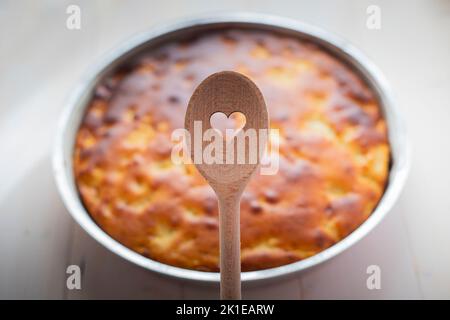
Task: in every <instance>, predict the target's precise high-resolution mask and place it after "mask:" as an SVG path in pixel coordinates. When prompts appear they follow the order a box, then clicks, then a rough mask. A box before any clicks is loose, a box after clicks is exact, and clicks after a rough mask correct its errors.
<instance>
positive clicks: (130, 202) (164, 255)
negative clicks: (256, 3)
mask: <svg viewBox="0 0 450 320" xmlns="http://www.w3.org/2000/svg"><path fill="white" fill-rule="evenodd" d="M223 70H234V71H237V72H240V73H243V74H245V75H246V76H248V77H249V78H251V79H252V80H253V81H254V82H255V83H256V85H257V86H258V87H259V89H260V90H261V92H262V94H263V96H264V99H265V101H266V105H267V108H268V111H269V116H270V125H271V127H272V128H276V129H279V130H280V138H279V141H277V143H278V145H279V152H280V159H279V171H278V173H277V174H276V175H255V176H254V177H253V179H252V180H251V181H250V183H249V185H248V186H247V188H246V190H245V192H244V194H243V197H242V200H241V261H242V270H243V271H250V270H259V269H266V268H272V267H276V266H280V265H284V264H288V263H292V262H295V261H298V260H301V259H305V258H307V257H310V256H312V255H314V254H316V253H318V252H320V251H322V250H324V249H326V248H328V247H330V246H331V245H333V244H335V243H337V242H338V241H340V240H341V239H342V238H344V237H345V236H347V235H348V234H349V233H351V232H352V231H354V230H355V229H356V228H357V227H358V226H359V225H360V224H361V223H362V222H364V221H365V220H366V219H367V218H368V217H369V216H370V214H371V213H372V211H373V210H374V208H375V206H376V205H377V203H378V201H379V200H380V198H381V196H382V194H383V191H384V188H385V185H386V182H387V177H388V172H389V159H390V150H389V144H388V139H387V128H386V123H385V120H384V118H383V115H382V112H381V109H380V106H379V103H378V101H377V98H376V96H375V95H374V94H373V92H372V91H371V90H370V89H369V88H368V86H367V85H366V84H365V83H364V81H362V79H361V78H360V77H359V76H358V75H357V74H356V73H355V72H353V71H352V70H351V69H350V68H349V67H347V66H346V65H345V64H344V63H342V62H341V61H340V60H339V59H337V58H335V57H334V56H333V55H331V54H330V53H328V52H327V51H325V50H324V49H322V48H321V47H319V46H317V45H315V44H313V43H310V42H305V41H301V40H298V39H296V38H290V37H286V36H281V35H277V34H274V33H270V32H266V31H251V30H246V31H245V30H224V31H217V32H214V33H206V34H203V35H201V36H198V37H196V38H194V39H190V40H186V41H182V42H175V43H169V44H165V45H162V46H161V47H159V48H157V49H154V50H152V51H149V52H147V53H146V54H145V55H144V56H143V57H141V58H139V59H138V60H136V61H135V62H134V63H133V64H132V65H131V66H130V67H128V68H127V69H123V70H120V71H117V72H116V73H115V74H113V75H111V76H110V77H108V78H106V79H105V80H104V81H103V82H102V83H100V84H99V85H98V86H97V88H96V89H95V95H94V97H93V98H92V101H91V102H90V103H89V106H88V107H87V110H86V114H85V116H84V118H83V121H82V123H81V126H80V128H79V131H78V133H77V137H76V145H75V150H74V173H75V179H76V183H77V187H78V190H79V193H80V195H81V198H82V200H83V203H84V205H85V207H86V208H87V210H88V211H89V213H90V214H91V216H92V218H93V219H94V220H95V221H96V223H97V224H98V225H99V226H100V227H101V228H102V229H103V230H105V231H106V232H107V233H108V234H109V235H110V236H111V237H113V238H114V239H116V240H117V241H119V242H121V243H122V244H124V245H125V246H127V247H129V248H131V249H132V250H134V251H136V252H138V253H140V254H142V255H144V256H147V257H149V258H151V259H154V260H157V261H160V262H162V263H166V264H170V265H174V266H178V267H182V268H188V269H195V270H202V271H218V270H219V234H218V231H219V229H218V208H217V200H216V196H215V194H214V192H213V190H212V189H211V188H210V187H209V186H208V185H207V183H206V181H205V180H204V179H203V177H202V176H201V175H200V174H199V173H198V172H197V170H196V168H195V167H194V165H184V164H181V165H175V164H174V163H173V162H172V161H171V152H172V147H173V142H172V141H171V134H172V131H173V130H175V129H177V128H182V127H183V126H184V115H185V111H186V108H187V104H188V101H189V98H190V96H191V95H192V93H193V91H194V89H195V88H196V86H197V85H198V84H199V83H200V82H201V81H202V80H203V79H205V78H206V77H207V76H209V75H210V74H212V73H214V72H218V71H223Z"/></svg>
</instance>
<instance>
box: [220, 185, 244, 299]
mask: <svg viewBox="0 0 450 320" xmlns="http://www.w3.org/2000/svg"><path fill="white" fill-rule="evenodd" d="M218 200H219V222H220V226H219V234H220V298H221V299H222V300H240V299H241V237H240V200H241V196H240V194H227V195H226V196H223V197H221V196H219V197H218Z"/></svg>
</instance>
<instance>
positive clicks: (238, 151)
mask: <svg viewBox="0 0 450 320" xmlns="http://www.w3.org/2000/svg"><path fill="white" fill-rule="evenodd" d="M217 112H222V113H224V114H225V115H226V116H227V117H229V116H230V115H231V114H232V113H234V112H240V113H242V114H244V115H245V118H246V123H245V126H244V127H243V128H242V130H241V131H239V132H238V133H237V134H236V135H235V136H234V137H233V138H232V139H231V140H230V139H227V140H225V139H222V140H223V141H221V142H220V143H221V144H222V148H217V149H216V152H215V153H214V155H215V156H216V157H215V159H216V160H217V159H219V160H220V159H222V161H215V162H213V163H211V161H202V160H206V159H202V156H203V154H202V151H203V152H204V151H205V150H206V149H205V148H206V147H207V146H208V145H209V144H210V143H211V141H205V139H202V138H203V136H200V137H199V134H198V133H199V132H198V127H199V126H198V125H199V122H198V121H201V122H200V124H201V134H203V133H204V132H206V131H207V130H210V129H211V124H210V118H211V116H212V115H213V114H214V113H217ZM196 125H197V132H196V130H195V128H196ZM268 127H269V121H268V114H267V109H266V104H265V102H264V99H263V96H262V94H261V92H260V91H259V89H258V88H257V87H256V85H255V84H254V83H253V82H252V81H251V80H250V79H248V78H247V77H245V76H243V75H241V74H239V73H236V72H231V71H223V72H219V73H215V74H213V75H211V76H209V77H208V78H206V79H205V80H204V81H203V82H202V83H201V84H200V85H199V86H198V87H197V89H196V90H195V92H194V93H193V95H192V97H191V99H190V101H189V105H188V108H187V111H186V117H185V128H186V129H187V130H188V131H189V133H190V137H191V139H190V141H189V144H190V154H191V158H192V160H193V161H194V163H195V165H196V167H197V169H198V171H199V172H200V173H201V174H202V175H203V177H204V178H205V179H206V180H207V181H208V183H209V185H210V186H211V187H212V188H213V189H214V191H215V193H216V195H217V198H218V201H219V221H220V226H219V235H220V297H221V299H241V283H240V276H241V274H240V273H241V259H240V230H239V229H240V228H239V226H240V218H239V215H240V199H241V195H242V192H243V191H244V189H245V186H246V185H247V183H248V182H249V180H250V177H251V175H252V174H253V172H254V171H255V170H256V168H257V167H258V165H259V163H260V158H261V157H262V154H263V152H264V149H265V145H266V141H267V137H268ZM249 129H254V130H255V131H256V133H257V141H256V147H255V144H251V143H249V142H248V140H245V139H244V141H246V142H248V143H245V146H244V148H241V147H242V144H241V145H239V143H238V139H239V138H242V137H243V135H244V134H245V133H247V132H249V131H247V130H249ZM260 129H265V130H260ZM250 131H251V130H250ZM200 140H201V142H200ZM211 140H212V139H211ZM241 141H242V140H241ZM240 146H241V147H240ZM255 152H256V154H257V157H256V161H254V159H255V158H254V157H253V158H252V155H255ZM239 157H241V158H240V159H241V160H242V157H243V158H244V159H245V161H240V162H239V161H238V158H239ZM231 159H232V160H233V161H228V163H227V160H231ZM251 159H253V160H251ZM199 160H200V161H199Z"/></svg>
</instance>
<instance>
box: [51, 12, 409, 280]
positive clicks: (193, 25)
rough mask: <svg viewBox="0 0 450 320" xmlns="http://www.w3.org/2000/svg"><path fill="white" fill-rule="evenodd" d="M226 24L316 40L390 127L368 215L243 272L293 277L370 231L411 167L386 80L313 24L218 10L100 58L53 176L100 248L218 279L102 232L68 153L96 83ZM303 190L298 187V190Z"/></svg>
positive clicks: (73, 99) (60, 138) (64, 134)
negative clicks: (333, 239) (323, 244)
mask: <svg viewBox="0 0 450 320" xmlns="http://www.w3.org/2000/svg"><path fill="white" fill-rule="evenodd" d="M224 28H239V29H253V30H255V29H256V30H271V31H274V32H277V33H279V34H284V35H290V36H293V37H297V38H299V39H305V40H309V41H312V42H314V43H317V44H318V45H320V46H321V47H322V48H324V49H325V50H328V51H329V52H331V53H332V54H333V55H335V56H336V57H338V58H340V59H341V60H342V61H343V62H345V63H346V64H348V65H349V66H350V68H352V69H353V70H355V71H356V72H357V73H358V74H359V75H360V76H361V77H362V78H363V79H364V80H365V81H366V83H367V84H368V85H369V87H371V89H372V90H373V92H374V93H375V94H376V96H377V98H378V101H379V103H380V105H381V107H382V110H383V113H384V117H385V119H386V121H387V125H388V135H389V144H390V148H391V164H390V172H389V179H388V183H387V186H386V190H385V192H384V194H383V196H382V198H381V200H380V202H379V203H378V205H377V207H376V208H375V210H374V211H373V213H372V215H371V216H370V217H369V218H368V219H367V220H366V221H365V222H364V223H363V224H361V226H359V227H358V228H357V229H356V230H355V231H353V232H352V233H351V234H350V235H348V236H347V237H346V238H344V239H342V240H341V241H339V242H338V243H336V244H335V245H333V246H331V247H330V248H328V249H326V250H324V251H322V252H320V253H318V254H316V255H314V256H312V257H310V258H307V259H304V260H301V261H298V262H295V263H291V264H288V265H284V266H280V267H276V268H271V269H265V270H258V271H251V272H243V273H242V281H243V282H253V281H261V280H268V279H274V278H278V277H282V276H288V275H292V274H294V273H297V272H300V271H302V270H305V269H308V268H311V267H313V266H315V265H317V264H319V263H322V262H324V261H326V260H328V259H330V258H332V257H334V256H336V255H337V254H339V253H341V252H342V251H344V250H346V249H347V248H349V247H350V246H351V245H353V244H354V243H356V242H357V241H358V240H360V239H361V238H362V237H364V236H365V235H366V234H368V233H369V232H370V231H371V230H372V229H373V228H374V227H375V226H376V225H377V224H378V223H379V222H380V221H381V219H383V217H384V216H385V215H386V213H387V212H388V211H389V210H390V209H391V207H392V205H393V204H394V202H395V201H396V199H397V197H398V195H399V193H400V191H401V188H402V187H403V185H404V182H405V179H406V176H407V173H408V167H409V148H408V143H407V138H406V132H405V127H404V124H403V121H402V120H401V118H400V115H399V113H398V111H397V109H396V108H395V105H394V104H393V101H392V98H391V94H390V91H389V88H388V85H387V83H386V80H385V79H384V77H383V76H382V75H381V73H380V71H379V70H378V69H377V68H376V67H375V66H374V65H373V64H372V63H371V62H370V61H369V60H368V59H367V58H366V57H365V56H364V55H363V54H361V52H360V51H358V50H357V49H356V48H354V47H353V46H351V45H350V44H349V43H347V42H346V41H344V40H342V39H339V38H337V37H336V36H334V35H331V34H329V33H328V32H325V31H323V30H320V29H318V28H316V27H313V26H310V25H306V24H303V23H300V22H298V21H295V20H291V19H287V18H281V17H274V16H268V15H261V14H251V13H234V14H222V15H218V16H214V17H211V16H209V17H202V18H196V19H191V20H186V21H181V22H178V23H175V24H172V25H170V26H164V27H160V28H155V29H152V30H150V31H148V32H145V33H143V34H140V35H138V36H136V37H134V38H132V39H130V40H129V41H127V42H126V43H124V44H123V45H122V46H121V47H119V48H117V49H116V50H114V51H112V52H111V53H110V54H108V55H107V56H105V57H104V58H103V59H101V61H100V63H98V64H97V65H95V67H94V68H92V69H91V70H89V72H88V73H87V74H86V76H85V77H84V78H83V79H82V80H81V81H80V83H79V85H78V86H77V87H76V88H75V89H74V91H73V92H72V94H71V96H70V98H69V100H68V101H67V105H66V106H65V110H64V112H63V115H62V117H61V121H60V123H59V126H58V132H57V136H56V144H55V149H54V154H53V168H54V175H55V179H56V182H57V185H58V189H59V192H60V194H61V197H62V199H63V201H64V203H65V205H66V207H67V209H68V210H69V212H70V213H71V215H72V216H73V218H74V219H75V220H76V221H77V222H78V223H79V225H80V226H81V227H82V228H83V229H84V230H85V231H86V232H87V233H89V234H90V235H91V236H92V237H93V238H94V239H96V240H97V241H98V242H100V243H101V244H102V245H103V246H105V247H106V248H108V249H109V250H111V251H112V252H114V253H116V254H118V255H119V256H121V257H122V258H124V259H126V260H128V261H130V262H133V263H135V264H137V265H139V266H141V267H143V268H146V269H148V270H152V271H154V272H157V273H160V274H164V275H168V276H172V277H176V278H179V279H185V280H193V281H201V282H219V274H218V273H215V272H202V271H195V270H188V269H183V268H178V267H174V266H170V265H166V264H163V263H160V262H158V261H154V260H151V259H149V258H146V257H144V256H142V255H140V254H138V253H136V252H134V251H133V250H131V249H129V248H127V247H125V246H124V245H122V244H120V243H119V242H117V241H116V240H114V239H113V238H111V237H110V236H109V235H108V234H107V233H106V232H104V231H103V230H102V229H101V228H100V227H99V226H98V225H97V224H96V223H95V222H94V220H92V218H91V217H90V215H89V213H88V212H87V210H86V209H85V207H84V206H83V203H82V201H81V199H80V196H79V194H78V191H77V187H76V184H75V180H74V175H73V167H72V156H73V148H74V142H75V137H76V133H77V131H78V128H79V125H80V123H81V120H82V118H83V115H84V112H85V108H86V107H87V106H88V104H89V101H90V100H91V98H92V96H93V92H94V89H95V87H96V85H97V84H98V83H99V82H100V81H101V80H102V79H103V78H104V77H106V76H108V75H109V74H111V73H113V72H114V71H115V70H117V68H119V67H123V66H126V64H127V63H129V62H131V61H134V60H135V59H136V58H137V57H138V56H139V55H140V54H142V53H145V52H146V51H148V50H151V49H152V48H155V47H158V46H159V45H161V44H163V43H166V42H172V41H178V40H182V39H186V38H188V37H192V36H194V35H196V34H200V33H202V32H205V31H210V30H220V29H224ZM299 192H301V190H299Z"/></svg>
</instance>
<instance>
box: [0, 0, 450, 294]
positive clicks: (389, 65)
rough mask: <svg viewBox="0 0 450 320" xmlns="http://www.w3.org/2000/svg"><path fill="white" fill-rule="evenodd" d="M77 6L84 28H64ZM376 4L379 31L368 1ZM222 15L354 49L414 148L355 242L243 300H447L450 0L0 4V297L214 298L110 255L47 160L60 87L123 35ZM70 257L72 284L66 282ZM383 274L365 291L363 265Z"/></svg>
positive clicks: (209, 290)
mask: <svg viewBox="0 0 450 320" xmlns="http://www.w3.org/2000/svg"><path fill="white" fill-rule="evenodd" d="M69 4H78V5H79V6H80V8H81V13H82V20H81V22H82V24H81V30H76V31H73V30H72V31H70V30H68V29H67V28H66V18H67V14H66V12H65V11H66V8H67V6H68V5H69ZM371 4H375V5H378V6H379V7H380V8H381V12H382V15H381V17H382V20H381V22H382V24H381V29H380V30H369V29H367V28H366V19H367V14H366V8H367V6H368V5H371ZM218 10H219V11H220V10H247V11H258V12H266V13H272V14H278V15H284V16H289V17H293V18H296V19H300V20H303V21H306V22H310V23H313V24H315V25H318V26H320V27H323V28H325V29H328V30H331V31H333V32H335V33H337V34H339V35H341V36H343V37H345V38H347V39H348V40H350V41H351V42H353V43H354V44H355V45H356V46H358V47H359V48H361V49H362V50H363V51H364V52H366V54H367V55H368V56H369V57H370V58H372V60H374V61H375V63H376V64H377V65H378V66H379V67H380V68H381V69H382V70H383V72H384V73H385V75H386V76H387V78H388V79H389V80H390V82H391V84H392V87H393V90H394V93H395V95H396V98H397V101H398V104H399V107H400V109H401V110H402V111H403V114H404V116H405V118H406V120H407V123H408V127H409V133H410V138H411V141H412V142H413V147H414V149H413V166H412V170H411V173H410V177H409V179H408V182H407V185H406V187H405V189H404V192H403V193H402V196H401V197H400V200H399V201H398V203H397V205H396V206H395V208H394V209H393V210H392V211H391V212H390V214H389V215H388V216H387V217H386V219H385V220H384V221H383V222H382V223H381V224H380V225H379V226H377V228H376V229H375V230H374V231H373V232H371V233H370V234H369V235H368V236H367V237H366V238H364V239H363V240H362V241H360V242H359V243H358V244H356V245H355V246H354V247H352V248H350V249H349V250H347V251H346V252H344V253H343V254H341V255H339V256H338V257H336V258H334V259H333V260H331V261H329V262H327V263H325V264H323V265H320V266H318V267H316V268H314V269H312V270H310V271H307V272H305V273H303V274H301V275H299V276H297V277H296V278H294V279H291V280H284V281H281V280H280V281H277V282H274V283H273V284H270V285H265V286H258V287H244V290H243V295H244V297H245V298H251V299H257V298H262V299H265V298H276V299H282V298H287V299H315V298H319V299H330V298H340V299H342V298H357V299H364V298H375V299H390V298H405V299H410V298H447V299H448V298H450V249H449V244H450V232H449V230H450V196H449V195H448V192H449V190H450V170H449V168H448V166H449V164H450V151H449V150H450V149H449V142H448V138H449V137H450V125H449V121H450V103H449V101H450V59H449V58H450V2H449V1H446V0H436V1H429V0H427V1H425V0H424V1H380V0H371V1H365V0H363V1H361V0H354V1H333V2H331V1H298V0H295V1H294V0H292V1H262V0H261V1H251V0H249V1H246V0H227V1H223V2H222V3H213V2H212V1H192V0H191V1H172V0H165V1H154V2H153V1H100V0H99V1H92V0H90V1H89V0H86V1H75V0H73V1H50V0H48V1H43V0H42V1H32V0H30V1H24V0H20V1H2V2H1V3H0V72H1V73H0V74H1V77H0V92H1V94H0V179H1V180H0V181H1V182H0V298H8V299H10V298H81V299H87V298H139V299H163V298H164V299H176V298H191V299H197V298H202V299H203V298H205V299H208V298H217V297H218V291H217V288H215V287H205V286H199V285H193V284H192V283H191V284H189V283H182V282H179V281H175V280H171V279H167V278H162V277H160V276H157V275H155V274H153V273H151V272H149V271H146V270H143V269H141V268H139V267H137V266H134V265H132V264H130V263H128V262H126V261H124V260H123V259H121V258H119V257H117V256H115V255H114V254H112V253H110V252H109V251H107V250H106V249H104V248H103V247H102V246H100V245H99V244H97V243H96V242H95V241H94V240H93V239H91V238H90V237H89V236H88V235H87V234H86V233H85V232H84V231H83V230H81V229H80V228H79V227H78V226H77V225H76V223H75V222H74V221H73V220H72V218H71V217H70V215H69V214H68V213H67V211H66V210H65V208H64V207H63V205H62V203H61V201H60V199H59V196H58V194H57V191H56V188H55V183H54V181H53V177H52V172H51V165H50V154H51V145H52V139H53V137H54V133H55V125H56V121H57V119H58V116H59V114H60V110H61V109H62V107H63V104H64V98H65V97H66V96H67V93H68V92H69V91H70V89H71V88H72V87H73V85H74V84H75V83H76V81H77V80H78V79H79V77H80V75H81V74H82V73H83V72H84V71H85V70H86V69H87V67H88V66H89V65H90V64H92V63H93V62H94V61H95V60H96V59H97V58H98V57H99V56H100V55H101V54H103V53H104V52H106V51H108V50H109V49H110V48H112V47H114V46H115V45H117V44H118V43H120V42H121V41H123V40H124V39H126V38H127V37H129V36H130V35H132V34H134V33H136V32H138V31H141V30H144V29H147V28H150V27H152V26H154V25H155V24H158V23H162V22H167V21H170V20H174V19H176V18H180V17H185V16H189V15H192V14H197V13H200V12H212V11H218ZM70 264H77V265H80V266H81V268H82V270H83V277H82V289H81V290H68V289H67V288H66V276H67V275H66V273H65V271H66V267H67V266H68V265H70ZM372 264H375V265H379V266H380V268H381V289H380V290H368V289H367V287H366V279H367V276H368V275H367V274H366V268H367V266H368V265H372Z"/></svg>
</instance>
